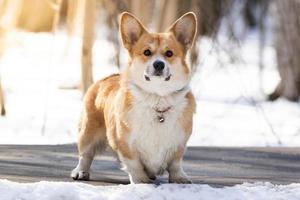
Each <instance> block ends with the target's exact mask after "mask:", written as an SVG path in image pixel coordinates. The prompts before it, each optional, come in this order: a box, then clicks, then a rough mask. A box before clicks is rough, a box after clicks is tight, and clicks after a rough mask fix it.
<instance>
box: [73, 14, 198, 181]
mask: <svg viewBox="0 0 300 200" xmlns="http://www.w3.org/2000/svg"><path fill="white" fill-rule="evenodd" d="M126 18H130V20H133V22H130V23H131V24H130V23H129V27H126V25H124V26H122V25H123V23H124V24H126V20H128V19H126ZM131 18H133V19H131ZM186 18H193V19H192V20H194V21H193V23H195V19H194V18H195V17H194V16H193V15H191V14H189V15H187V16H186ZM139 23H140V22H139V21H138V20H137V21H136V20H134V17H133V16H131V15H130V14H126V13H125V14H124V15H123V17H122V18H121V26H120V30H121V36H122V39H123V43H124V46H125V47H126V48H127V50H128V52H129V55H130V58H131V59H135V61H137V60H138V61H139V62H141V63H146V62H148V61H149V59H150V58H149V56H148V57H147V56H145V55H144V53H143V52H144V51H145V50H146V49H149V50H150V51H151V52H152V53H153V54H155V55H159V56H160V57H162V58H164V60H166V62H168V63H169V67H170V68H171V69H170V70H172V67H181V68H182V71H183V74H182V76H183V77H186V82H187V84H188V80H189V76H190V73H191V72H190V68H189V67H188V65H187V64H186V61H185V57H186V53H187V49H188V48H189V47H190V45H191V44H190V43H192V42H193V39H194V38H193V37H194V36H193V35H191V36H190V37H191V38H190V41H189V42H190V43H188V44H185V43H184V42H185V41H181V39H182V38H180V37H177V36H176V35H175V34H174V33H172V32H166V33H149V32H148V31H147V30H146V29H145V27H144V26H143V25H141V24H139ZM190 23H191V22H190ZM195 24H196V23H195ZM133 25H135V26H138V27H139V28H137V29H134V30H135V31H136V32H135V33H134V34H135V35H133V36H132V38H130V37H131V35H126V32H128V31H130V30H128V29H130V26H133ZM195 26H196V25H193V26H191V30H190V31H195V29H196V28H195ZM175 28H176V27H175ZM175 28H174V25H173V28H171V29H170V30H171V31H173V32H175V30H173V29H175ZM193 29H194V30H193ZM176 30H177V29H176ZM179 31H180V29H179ZM194 34H195V33H194ZM132 40H134V42H133V41H132ZM167 50H171V51H172V52H173V56H172V57H167V56H165V52H166V51H167ZM178 59H179V64H178ZM176 63H177V65H179V66H175V65H176ZM132 68H133V66H132V64H131V62H130V64H129V66H128V67H127V68H126V70H125V71H124V72H122V73H120V74H114V75H111V76H109V77H107V78H104V79H102V80H100V81H98V82H96V83H94V84H93V85H92V86H91V87H90V88H89V89H88V91H87V93H86V95H85V98H84V109H83V112H82V115H81V120H80V126H79V137H78V138H79V140H78V150H79V156H80V162H79V165H78V166H77V168H78V167H79V168H80V169H77V170H79V171H80V170H83V171H84V170H88V169H89V165H90V162H91V160H92V158H93V157H94V155H95V154H96V152H97V151H98V150H102V149H104V148H105V146H106V145H107V144H109V146H110V147H112V149H113V150H114V151H116V152H117V153H118V155H119V156H122V157H123V158H124V159H128V160H139V158H138V156H139V154H138V150H137V149H135V148H131V147H130V144H129V138H130V137H131V134H132V131H133V130H132V128H133V124H132V121H130V119H129V113H130V112H131V110H132V108H133V106H135V103H136V99H135V96H134V95H133V94H132V89H131V88H130V87H129V85H130V84H132V80H133V79H134V77H133V75H132V73H133V72H134V70H135V69H132ZM184 80H185V79H184ZM138 88H139V87H138ZM138 90H139V89H138ZM141 90H142V89H141ZM179 91H180V88H179ZM145 93H147V92H145ZM174 93H176V91H174ZM168 95H171V96H172V93H171V94H168ZM183 98H184V100H183V101H186V105H185V107H184V108H183V110H182V113H181V114H180V115H179V116H178V118H176V119H177V123H178V124H179V125H180V127H181V129H182V131H183V133H182V136H183V138H184V141H183V143H182V144H181V145H179V146H178V147H177V150H176V151H175V152H173V155H172V158H171V159H170V163H172V162H175V163H177V162H179V161H181V159H182V157H183V154H184V149H185V145H186V142H187V140H188V138H189V137H190V135H191V133H192V126H193V113H194V112H195V108H196V102H195V99H194V96H193V94H192V93H191V92H190V91H187V93H185V96H184V97H183ZM145 120H147V119H145ZM81 165H82V166H81ZM178 167H179V168H178ZM81 168H83V169H81ZM168 168H169V173H171V174H170V176H172V177H171V179H170V181H171V182H173V181H174V182H186V181H187V179H186V178H185V177H183V176H182V177H181V175H180V174H179V175H180V176H179V175H178V174H176V173H175V172H174V173H173V174H172V172H173V171H174V170H181V168H180V163H179V164H176V165H174V166H171V167H168ZM177 168H178V169H177ZM74 170H75V172H77V171H76V169H74ZM172 170H173V171H172ZM72 173H73V172H72ZM149 173H150V174H149ZM147 174H148V176H149V177H152V176H153V175H152V174H151V172H147ZM75 175H76V174H75ZM75 175H72V176H73V178H74V176H75ZM182 175H184V174H182ZM75 178H76V177H75ZM140 181H141V182H143V181H148V179H145V180H144V179H143V180H140Z"/></svg>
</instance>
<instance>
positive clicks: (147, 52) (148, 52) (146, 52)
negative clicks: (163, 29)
mask: <svg viewBox="0 0 300 200" xmlns="http://www.w3.org/2000/svg"><path fill="white" fill-rule="evenodd" d="M151 54H152V53H151V51H150V50H149V49H146V50H145V51H144V55H145V56H151Z"/></svg>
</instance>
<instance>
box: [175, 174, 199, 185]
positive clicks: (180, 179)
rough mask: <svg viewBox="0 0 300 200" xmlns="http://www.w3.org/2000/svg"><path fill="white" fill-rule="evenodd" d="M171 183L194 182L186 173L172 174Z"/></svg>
mask: <svg viewBox="0 0 300 200" xmlns="http://www.w3.org/2000/svg"><path fill="white" fill-rule="evenodd" d="M169 183H178V184H191V183H193V182H192V181H191V180H190V179H189V178H188V177H187V176H186V175H183V174H181V175H177V176H170V177H169Z"/></svg>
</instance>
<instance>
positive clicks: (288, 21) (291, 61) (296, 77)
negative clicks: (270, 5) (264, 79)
mask: <svg viewBox="0 0 300 200" xmlns="http://www.w3.org/2000/svg"><path fill="white" fill-rule="evenodd" d="M275 7H276V10H275V12H274V15H275V16H274V18H275V27H274V33H275V34H274V35H275V37H274V38H275V48H276V54H277V63H278V71H279V75H280V77H281V81H280V83H279V84H278V86H277V88H276V90H275V91H274V92H273V93H272V94H271V95H270V96H269V98H270V100H275V99H277V98H278V97H285V98H287V99H289V100H291V101H298V99H299V96H300V56H299V52H300V39H299V35H300V15H299V13H300V1H297V0H284V1H282V0H276V2H275Z"/></svg>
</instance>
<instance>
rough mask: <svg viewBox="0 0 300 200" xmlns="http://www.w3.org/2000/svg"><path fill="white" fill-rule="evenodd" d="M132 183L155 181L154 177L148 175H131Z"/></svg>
mask: <svg viewBox="0 0 300 200" xmlns="http://www.w3.org/2000/svg"><path fill="white" fill-rule="evenodd" d="M129 177H130V183H133V184H138V183H154V180H155V179H154V180H153V179H150V178H149V177H148V176H146V175H145V176H132V175H130V176H129Z"/></svg>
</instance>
